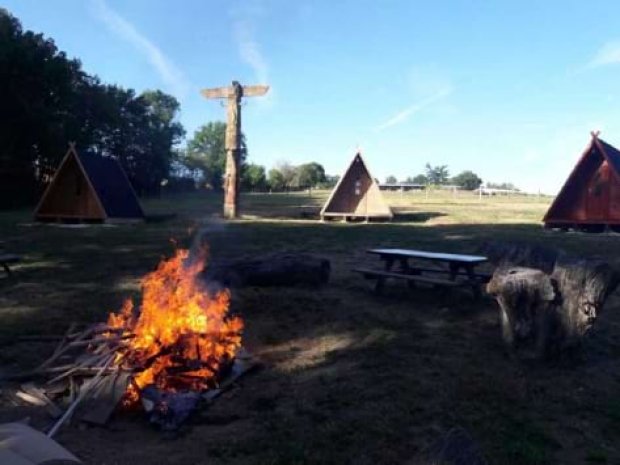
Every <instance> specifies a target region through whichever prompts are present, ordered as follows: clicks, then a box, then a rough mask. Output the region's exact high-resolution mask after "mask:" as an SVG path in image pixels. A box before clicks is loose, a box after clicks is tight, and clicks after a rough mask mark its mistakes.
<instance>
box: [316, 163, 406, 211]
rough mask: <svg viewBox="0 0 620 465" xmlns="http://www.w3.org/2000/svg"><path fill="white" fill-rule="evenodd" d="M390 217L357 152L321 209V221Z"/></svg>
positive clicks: (374, 182)
mask: <svg viewBox="0 0 620 465" xmlns="http://www.w3.org/2000/svg"><path fill="white" fill-rule="evenodd" d="M393 217H394V214H393V213H392V210H391V209H390V207H389V205H388V204H387V203H386V202H385V200H384V199H383V195H382V194H381V191H380V190H379V186H378V185H377V182H376V181H375V179H374V178H373V177H372V175H371V174H370V171H369V170H368V165H366V162H364V159H363V158H362V154H361V153H360V152H357V153H356V154H355V156H354V157H353V160H352V161H351V164H350V165H349V167H348V168H347V171H346V172H345V173H344V175H343V176H342V177H341V178H340V180H339V181H338V184H336V187H334V190H333V191H332V193H331V194H330V196H329V198H328V199H327V202H325V205H324V206H323V208H322V209H321V220H325V219H328V218H342V219H344V220H348V219H350V218H351V219H355V218H357V219H364V220H366V221H368V220H370V219H392V218H393Z"/></svg>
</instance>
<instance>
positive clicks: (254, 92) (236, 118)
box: [201, 81, 269, 218]
mask: <svg viewBox="0 0 620 465" xmlns="http://www.w3.org/2000/svg"><path fill="white" fill-rule="evenodd" d="M268 90H269V86H242V85H241V84H239V83H238V82H237V81H233V82H232V85H230V86H228V87H217V88H214V89H204V90H202V91H201V93H202V95H203V96H204V97H206V98H208V99H224V98H225V99H226V100H227V120H226V144H225V146H226V173H225V175H224V176H225V178H224V217H226V218H236V217H237V207H238V201H237V194H238V193H239V175H240V167H239V163H240V160H241V99H242V98H243V97H255V96H260V95H265V94H266V93H267V91H268Z"/></svg>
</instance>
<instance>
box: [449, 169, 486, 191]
mask: <svg viewBox="0 0 620 465" xmlns="http://www.w3.org/2000/svg"><path fill="white" fill-rule="evenodd" d="M452 183H453V184H456V185H457V186H459V187H461V188H463V189H465V190H468V191H473V190H475V189H478V188H479V187H480V185H481V184H482V179H480V178H479V177H478V175H477V174H476V173H474V172H473V171H469V170H467V171H463V172H462V173H460V174H458V175H456V176H454V177H453V178H452Z"/></svg>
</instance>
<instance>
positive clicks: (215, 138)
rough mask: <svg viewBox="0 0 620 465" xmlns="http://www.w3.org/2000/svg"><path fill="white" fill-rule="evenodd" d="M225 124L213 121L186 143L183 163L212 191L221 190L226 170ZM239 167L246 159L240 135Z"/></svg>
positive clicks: (242, 139)
mask: <svg viewBox="0 0 620 465" xmlns="http://www.w3.org/2000/svg"><path fill="white" fill-rule="evenodd" d="M225 139H226V123H224V122H223V121H213V122H210V123H207V124H205V125H203V126H201V127H200V128H198V129H197V130H196V132H194V136H193V137H192V138H191V139H190V140H189V142H188V143H187V153H186V155H185V157H184V159H183V163H184V164H185V165H186V166H187V167H188V168H190V169H192V170H198V171H199V172H200V173H201V177H202V181H203V182H204V183H205V184H206V185H207V186H209V187H210V188H212V189H221V188H222V182H223V178H224V172H225V170H226V146H225ZM241 147H242V148H241V166H242V172H243V165H244V164H245V159H246V158H247V147H246V144H245V136H244V135H243V134H242V135H241Z"/></svg>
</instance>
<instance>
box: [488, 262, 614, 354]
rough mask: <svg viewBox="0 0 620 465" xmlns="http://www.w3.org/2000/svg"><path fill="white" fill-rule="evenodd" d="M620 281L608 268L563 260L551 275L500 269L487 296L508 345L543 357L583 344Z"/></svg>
mask: <svg viewBox="0 0 620 465" xmlns="http://www.w3.org/2000/svg"><path fill="white" fill-rule="evenodd" d="M619 280H620V278H619V275H618V273H617V272H616V271H615V270H614V269H613V268H612V267H611V266H609V265H608V264H606V263H603V262H600V261H593V260H583V259H573V258H568V257H561V258H558V260H557V261H556V263H555V264H554V268H553V271H552V272H551V273H546V272H543V271H541V270H536V269H532V268H521V267H500V268H498V269H497V270H496V271H495V273H494V275H493V278H492V279H491V281H490V282H489V283H488V285H487V292H488V293H489V294H491V295H492V296H494V297H495V298H496V300H497V302H498V304H499V307H500V320H501V327H502V336H503V339H504V342H505V343H506V346H507V347H508V348H509V349H510V350H511V351H513V353H515V352H514V351H515V350H516V351H517V352H519V351H520V350H521V349H523V350H522V353H523V354H526V353H527V354H528V355H530V356H532V355H533V356H534V357H536V358H544V357H548V356H556V355H559V354H561V353H562V352H564V351H565V350H567V349H569V348H575V347H577V346H579V345H580V344H581V342H582V339H583V336H584V335H585V334H586V333H587V332H588V331H589V330H590V329H591V327H592V325H593V324H594V322H595V320H596V318H597V317H598V316H599V314H600V312H601V310H602V308H603V305H604V303H605V301H606V299H607V297H608V296H609V295H610V294H611V292H613V290H614V289H615V288H616V287H617V286H618V283H619Z"/></svg>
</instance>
